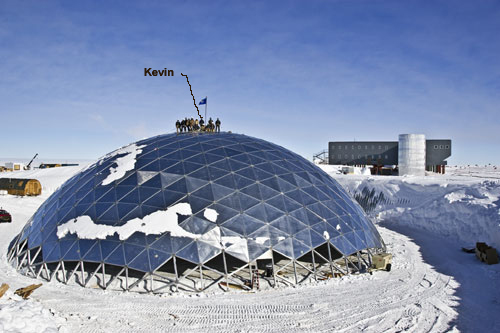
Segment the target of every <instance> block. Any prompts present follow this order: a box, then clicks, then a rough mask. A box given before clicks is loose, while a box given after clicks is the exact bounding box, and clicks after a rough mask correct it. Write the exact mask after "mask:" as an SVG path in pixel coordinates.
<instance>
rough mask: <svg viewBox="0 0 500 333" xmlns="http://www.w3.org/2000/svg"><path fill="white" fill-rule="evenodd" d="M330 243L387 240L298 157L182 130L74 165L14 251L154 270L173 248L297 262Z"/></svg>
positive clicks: (189, 256)
mask: <svg viewBox="0 0 500 333" xmlns="http://www.w3.org/2000/svg"><path fill="white" fill-rule="evenodd" d="M328 242H329V243H330V244H331V245H332V246H333V247H334V248H335V249H336V250H337V251H338V252H339V253H340V254H342V255H349V254H352V253H355V252H357V251H360V250H364V249H367V248H368V249H369V248H381V247H382V246H383V244H382V240H381V238H380V235H379V234H378V232H377V230H376V229H375V227H374V225H373V224H372V223H371V222H370V221H369V220H368V219H367V218H366V217H365V215H364V213H363V211H362V209H361V208H360V207H359V205H358V204H357V203H355V202H353V201H352V200H351V198H350V197H349V196H348V195H347V194H346V193H345V191H344V190H343V189H342V187H341V186H340V185H339V184H338V183H337V182H336V181H335V180H333V179H332V178H331V177H330V176H328V175H327V174H326V173H324V172H323V171H322V170H321V169H319V168H318V167H316V166H315V165H314V164H312V163H310V162H309V161H307V160H305V159H304V158H302V157H300V156H299V155H297V154H295V153H293V152H291V151H289V150H287V149H285V148H283V147H280V146H277V145H275V144H272V143H270V142H267V141H264V140H260V139H256V138H253V137H249V136H245V135H241V134H234V133H220V134H219V133H218V134H213V133H190V134H181V135H176V134H168V135H161V136H157V137H153V138H149V139H145V140H141V141H138V142H136V143H133V144H130V145H128V146H126V147H122V148H120V149H118V150H116V151H114V152H112V153H110V154H108V155H106V156H104V157H103V158H102V159H100V160H99V161H98V162H96V163H95V164H93V165H91V166H89V167H88V168H86V169H84V170H82V171H81V172H80V173H79V174H77V175H76V176H74V177H73V178H71V179H69V180H68V181H66V182H65V183H64V184H63V185H62V186H61V187H60V188H59V189H58V190H57V191H56V192H55V193H54V194H53V195H52V196H51V197H50V198H49V199H47V200H46V202H45V203H44V204H43V205H42V206H41V207H40V208H39V209H38V211H37V212H36V213H35V214H34V215H33V217H32V218H31V219H30V221H29V222H28V223H27V225H26V226H25V227H24V229H23V230H22V232H21V233H20V234H19V236H18V237H17V238H16V239H15V241H14V242H13V243H12V244H11V246H10V248H11V254H13V255H14V256H16V254H14V252H15V253H17V256H21V255H22V253H23V252H22V251H23V249H28V250H29V252H30V253H32V254H33V256H34V253H36V252H37V250H38V249H40V248H41V251H38V252H39V254H38V257H37V258H38V259H37V260H33V262H35V261H36V262H38V263H39V262H43V263H59V262H91V263H104V264H109V265H115V266H126V267H127V268H129V269H134V270H137V271H141V272H155V271H156V270H158V269H160V268H161V267H162V266H163V265H165V264H166V263H167V262H168V261H169V260H170V259H171V258H172V257H176V258H180V259H183V260H185V261H187V262H190V263H193V264H196V265H201V264H204V263H206V262H208V261H209V260H211V259H212V258H214V257H216V256H217V255H219V254H221V252H222V251H224V253H225V254H226V255H229V256H233V257H234V258H236V259H238V260H240V261H241V262H244V263H249V262H252V261H254V260H256V259H258V258H260V257H262V256H264V255H266V253H267V254H269V253H270V251H271V252H272V253H279V254H280V255H282V256H284V257H286V258H291V259H297V258H300V257H301V256H303V255H305V254H307V253H309V252H310V251H311V250H312V249H314V248H317V247H319V246H321V245H323V244H325V243H328ZM11 257H12V256H11Z"/></svg>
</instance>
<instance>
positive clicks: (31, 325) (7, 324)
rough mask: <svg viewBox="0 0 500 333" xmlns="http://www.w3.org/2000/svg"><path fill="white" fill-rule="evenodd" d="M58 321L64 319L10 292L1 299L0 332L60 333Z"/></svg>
mask: <svg viewBox="0 0 500 333" xmlns="http://www.w3.org/2000/svg"><path fill="white" fill-rule="evenodd" d="M58 321H63V319H61V318H58V317H55V316H54V314H52V313H51V312H50V311H49V310H48V309H44V308H43V306H42V305H41V304H40V303H37V302H35V301H33V300H23V299H22V298H21V297H19V296H16V295H13V294H12V292H10V291H8V292H7V294H6V295H4V296H3V297H2V298H0V332H22V333H29V332H33V333H40V332H42V333H52V332H59V329H58V324H57V322H58Z"/></svg>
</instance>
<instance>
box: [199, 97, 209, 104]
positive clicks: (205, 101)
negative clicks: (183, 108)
mask: <svg viewBox="0 0 500 333" xmlns="http://www.w3.org/2000/svg"><path fill="white" fill-rule="evenodd" d="M203 104H207V98H206V97H205V98H204V99H202V100H201V101H200V103H199V104H198V105H203Z"/></svg>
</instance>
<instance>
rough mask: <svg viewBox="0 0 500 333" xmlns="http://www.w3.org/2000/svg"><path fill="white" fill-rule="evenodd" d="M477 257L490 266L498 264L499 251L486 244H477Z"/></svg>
mask: <svg viewBox="0 0 500 333" xmlns="http://www.w3.org/2000/svg"><path fill="white" fill-rule="evenodd" d="M476 257H477V258H478V259H479V260H481V261H482V262H484V263H487V264H488V265H493V264H498V253H497V250H496V249H495V248H493V247H491V246H488V245H487V244H486V243H480V242H478V243H476Z"/></svg>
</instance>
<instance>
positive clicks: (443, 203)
mask: <svg viewBox="0 0 500 333" xmlns="http://www.w3.org/2000/svg"><path fill="white" fill-rule="evenodd" d="M493 170H495V169H494V168H493V167H490V168H485V171H486V173H485V174H484V178H481V177H480V176H476V177H465V178H464V169H454V168H447V171H448V174H446V175H438V174H432V173H430V174H429V176H427V177H397V176H369V177H364V176H355V175H338V174H336V173H335V172H334V171H332V169H330V170H328V173H329V174H330V175H331V176H332V177H334V178H335V179H336V180H337V181H338V182H339V183H340V184H341V185H342V186H344V187H345V188H346V189H347V190H348V191H349V192H350V193H351V194H355V193H360V192H361V191H362V190H363V189H365V188H367V189H368V190H370V191H371V190H374V191H375V193H376V195H379V194H380V193H382V194H383V196H384V198H385V199H386V201H387V203H386V204H378V205H377V206H376V207H375V209H374V210H373V211H372V212H371V213H370V214H371V215H372V216H373V217H374V218H376V219H377V220H379V223H380V224H382V225H386V226H388V225H393V226H401V225H404V226H408V227H411V228H414V229H418V230H425V231H428V232H430V233H432V234H438V235H441V236H443V237H447V238H452V239H454V240H456V241H457V242H460V243H461V244H462V246H465V247H474V246H475V243H476V242H486V243H488V244H490V245H492V246H494V247H496V248H497V249H500V186H499V185H500V178H496V177H497V176H498V175H500V172H498V174H496V176H492V175H491V174H490V172H491V171H493Z"/></svg>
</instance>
